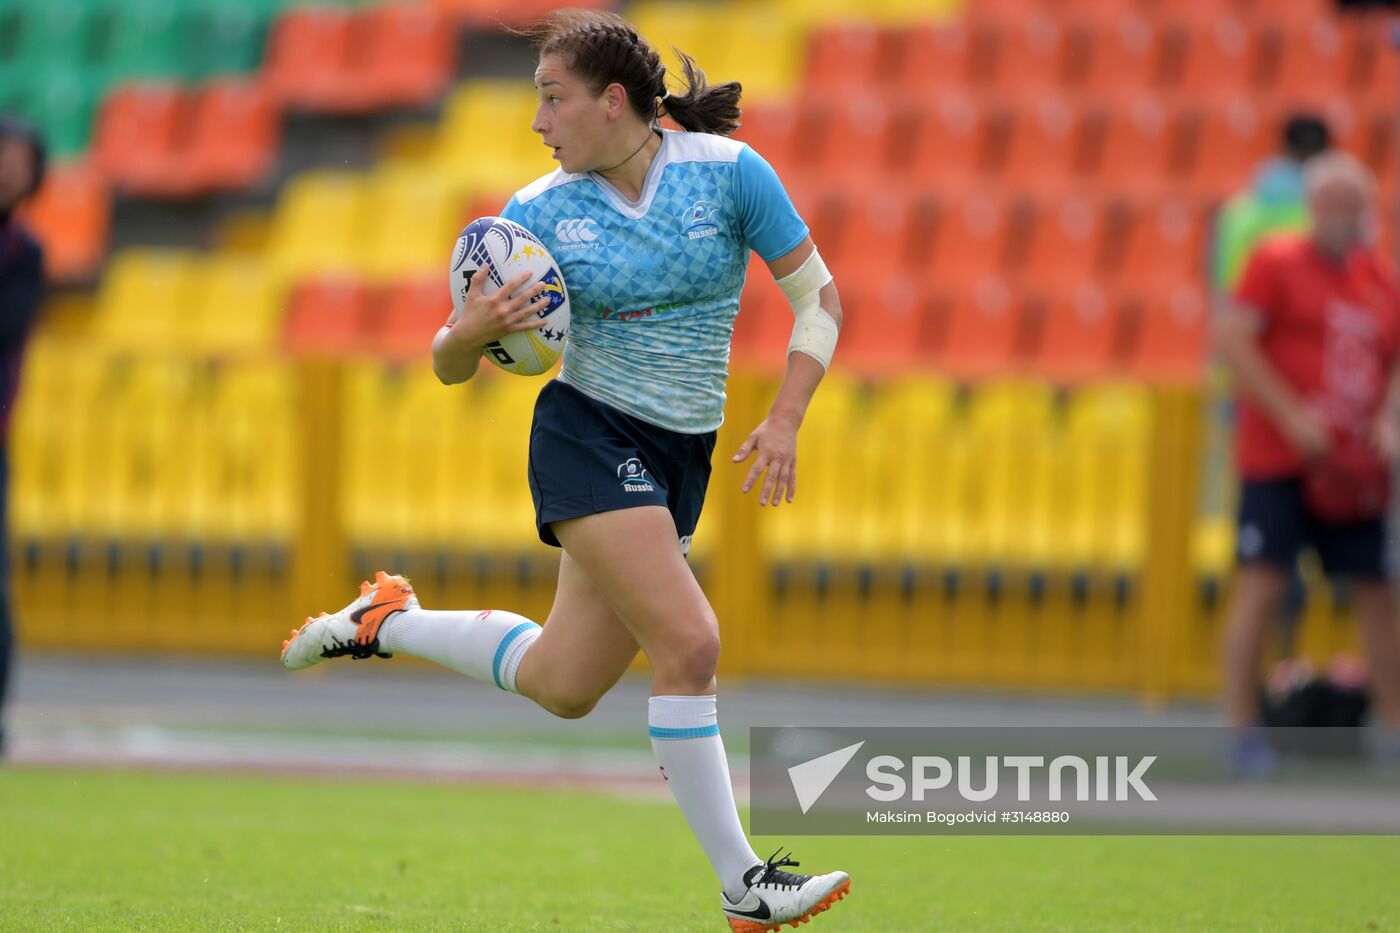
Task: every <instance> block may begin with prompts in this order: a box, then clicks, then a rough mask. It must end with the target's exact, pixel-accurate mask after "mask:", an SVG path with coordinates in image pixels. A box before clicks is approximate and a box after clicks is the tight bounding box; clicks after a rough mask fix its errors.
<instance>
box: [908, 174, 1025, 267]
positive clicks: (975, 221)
mask: <svg viewBox="0 0 1400 933" xmlns="http://www.w3.org/2000/svg"><path fill="white" fill-rule="evenodd" d="M1018 219H1019V216H1018V214H1017V212H1016V210H1015V208H1014V207H1013V206H1012V205H1008V204H1006V203H1005V202H1003V201H1000V200H997V199H995V198H989V197H981V196H975V195H974V196H970V197H966V198H962V199H960V200H949V201H946V202H944V203H943V205H942V209H941V211H940V213H939V223H938V230H937V235H936V239H935V244H934V252H933V263H932V266H931V267H930V269H929V272H930V274H931V275H932V276H933V280H934V281H935V282H937V283H938V284H939V285H941V286H954V287H956V286H962V285H966V284H969V283H976V282H978V281H980V280H981V279H982V278H984V277H986V276H988V275H995V274H1000V273H1003V272H1006V271H1007V270H1008V269H1009V267H1010V265H1011V262H1012V260H1013V259H1014V258H1015V254H1016V245H1017V239H1016V237H1017V236H1018V234H1019V233H1020V231H1019V230H1018V229H1016V225H1017V221H1018Z"/></svg>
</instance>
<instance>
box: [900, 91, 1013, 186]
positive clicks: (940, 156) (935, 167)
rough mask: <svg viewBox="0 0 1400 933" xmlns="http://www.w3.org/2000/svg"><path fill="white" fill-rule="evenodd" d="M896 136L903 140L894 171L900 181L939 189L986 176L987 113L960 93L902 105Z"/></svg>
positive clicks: (988, 149)
mask: <svg viewBox="0 0 1400 933" xmlns="http://www.w3.org/2000/svg"><path fill="white" fill-rule="evenodd" d="M905 107H906V109H904V110H902V112H901V115H900V117H899V118H898V120H897V123H898V124H899V125H900V129H899V130H898V131H897V132H896V134H895V135H896V138H897V139H899V140H902V141H903V140H907V144H906V146H905V147H903V148H902V149H901V150H900V151H899V153H898V154H897V156H896V158H895V161H894V167H895V169H896V171H897V172H898V173H899V174H900V175H901V176H903V177H906V178H912V179H916V180H917V181H919V182H921V183H924V184H931V185H934V186H937V187H941V188H954V187H958V186H961V185H963V184H966V183H967V182H968V181H969V180H970V179H971V178H972V177H974V176H976V175H979V174H982V173H984V172H986V171H987V170H988V168H989V166H990V161H991V157H992V152H993V144H992V140H993V137H994V125H993V120H992V116H991V114H990V113H989V112H988V109H987V108H986V107H985V106H982V105H981V104H980V103H979V102H978V101H977V100H976V99H975V98H973V97H971V96H969V95H967V94H965V93H956V92H953V93H945V94H938V95H936V96H934V97H933V98H932V99H931V100H927V101H924V100H920V101H917V102H915V103H913V104H907V105H905Z"/></svg>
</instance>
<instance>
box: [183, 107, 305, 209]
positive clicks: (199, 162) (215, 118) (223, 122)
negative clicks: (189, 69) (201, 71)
mask: <svg viewBox="0 0 1400 933" xmlns="http://www.w3.org/2000/svg"><path fill="white" fill-rule="evenodd" d="M281 135H282V121H281V119H280V115H279V114H278V113H277V111H276V110H275V108H274V107H273V105H272V101H271V100H270V99H269V98H268V95H267V92H266V90H265V89H264V87H263V86H262V85H260V84H257V83H255V82H252V81H245V80H241V79H224V80H220V81H215V82H212V83H210V84H207V85H205V86H204V87H203V88H202V89H201V90H200V91H199V94H198V97H197V98H196V100H195V103H194V116H193V119H192V121H191V127H190V135H189V143H188V146H187V148H186V149H185V153H184V159H185V164H186V169H187V171H188V172H189V173H190V175H191V176H192V177H191V179H190V184H191V186H192V187H193V188H194V189H195V190H203V191H207V190H237V189H240V188H250V187H252V186H254V185H256V184H258V183H259V182H261V181H262V180H263V179H264V178H266V177H267V175H268V173H269V172H270V171H271V170H272V167H273V162H274V160H275V159H276V157H277V151H278V148H279V146H280V143H281Z"/></svg>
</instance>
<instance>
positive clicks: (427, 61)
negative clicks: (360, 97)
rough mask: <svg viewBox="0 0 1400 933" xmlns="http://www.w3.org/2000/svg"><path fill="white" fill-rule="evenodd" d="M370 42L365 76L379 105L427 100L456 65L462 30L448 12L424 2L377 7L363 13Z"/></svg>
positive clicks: (445, 82)
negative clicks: (457, 27)
mask: <svg viewBox="0 0 1400 933" xmlns="http://www.w3.org/2000/svg"><path fill="white" fill-rule="evenodd" d="M358 25H359V27H360V29H361V33H362V38H363V40H364V44H365V50H366V51H365V61H364V66H363V67H364V71H363V73H362V80H363V81H364V83H365V89H366V92H367V94H368V96H369V99H370V101H371V102H372V103H373V105H374V106H378V107H389V106H413V105H417V104H423V103H426V102H428V101H430V100H432V99H433V98H434V97H436V96H437V95H438V94H439V93H441V91H442V90H443V89H444V88H445V87H447V85H448V83H449V82H451V80H452V76H453V75H454V74H455V73H456V70H457V31H456V29H455V27H454V25H453V24H452V23H451V22H450V21H449V20H448V18H447V16H446V15H445V14H444V13H442V12H441V11H439V10H436V9H434V8H432V7H430V6H424V5H422V4H410V3H390V4H384V5H382V6H377V7H372V8H371V9H369V10H367V11H365V12H364V13H363V14H362V15H361V18H360V21H359V24H358Z"/></svg>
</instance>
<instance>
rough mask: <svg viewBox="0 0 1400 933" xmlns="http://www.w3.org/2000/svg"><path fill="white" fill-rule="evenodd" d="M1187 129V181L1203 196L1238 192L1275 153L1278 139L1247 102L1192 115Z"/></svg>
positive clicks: (1241, 101)
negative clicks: (1268, 157) (1188, 142)
mask: <svg viewBox="0 0 1400 933" xmlns="http://www.w3.org/2000/svg"><path fill="white" fill-rule="evenodd" d="M1186 126H1187V127H1188V131H1187V135H1188V138H1189V139H1190V144H1189V146H1188V152H1189V155H1188V156H1187V163H1186V179H1187V180H1188V182H1189V183H1190V185H1191V187H1192V188H1193V189H1195V190H1196V191H1198V192H1200V193H1202V194H1207V195H1210V196H1213V197H1224V196H1226V195H1228V194H1230V193H1231V192H1233V191H1237V190H1239V189H1240V188H1241V187H1243V186H1244V185H1245V184H1246V183H1247V182H1248V181H1249V179H1250V177H1251V175H1252V174H1253V172H1254V169H1255V167H1256V166H1258V164H1259V162H1260V161H1261V160H1263V159H1264V158H1265V157H1267V156H1269V155H1272V154H1273V152H1274V148H1275V137H1274V135H1273V134H1271V133H1270V132H1269V126H1268V124H1267V123H1266V122H1265V121H1264V120H1263V118H1262V115H1261V114H1260V113H1259V111H1258V110H1257V109H1256V108H1255V107H1254V105H1253V104H1252V103H1250V102H1249V101H1248V100H1245V99H1239V100H1234V101H1228V102H1225V103H1219V104H1216V105H1214V106H1211V107H1206V108H1202V109H1200V110H1197V111H1195V112H1193V113H1190V114H1188V115H1187V117H1186Z"/></svg>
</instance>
